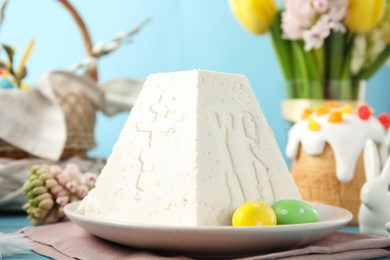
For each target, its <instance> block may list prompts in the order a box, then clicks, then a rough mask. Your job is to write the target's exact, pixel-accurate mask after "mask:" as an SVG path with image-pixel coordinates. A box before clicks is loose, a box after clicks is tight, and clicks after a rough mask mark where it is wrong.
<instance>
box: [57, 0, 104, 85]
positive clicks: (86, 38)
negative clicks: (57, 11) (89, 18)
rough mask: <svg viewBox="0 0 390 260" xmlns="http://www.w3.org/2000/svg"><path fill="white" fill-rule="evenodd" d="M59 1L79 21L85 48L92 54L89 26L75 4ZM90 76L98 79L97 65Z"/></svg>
mask: <svg viewBox="0 0 390 260" xmlns="http://www.w3.org/2000/svg"><path fill="white" fill-rule="evenodd" d="M58 1H60V2H61V3H62V4H63V5H64V6H65V8H66V9H67V10H68V11H69V12H70V14H71V15H72V17H73V19H74V20H75V21H76V23H77V25H78V27H79V29H80V31H81V34H82V36H83V40H84V44H85V48H86V50H87V53H88V55H89V56H92V42H91V37H90V36H89V33H88V30H87V27H86V26H85V24H84V22H83V20H82V19H81V17H80V15H79V14H78V13H77V11H76V10H75V9H74V8H73V6H72V5H71V4H70V3H69V2H68V1H67V0H58ZM90 77H91V78H92V79H93V80H94V81H97V80H98V74H97V68H96V67H94V68H93V69H91V71H90Z"/></svg>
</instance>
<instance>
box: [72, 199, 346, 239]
mask: <svg viewBox="0 0 390 260" xmlns="http://www.w3.org/2000/svg"><path fill="white" fill-rule="evenodd" d="M305 202H306V203H309V204H310V205H317V206H321V207H325V208H328V209H332V208H333V209H334V210H338V211H340V212H343V213H344V214H343V215H342V216H341V217H339V218H335V219H329V220H322V221H321V220H320V221H319V222H313V223H302V224H286V225H275V226H240V227H236V226H184V225H156V224H143V223H134V222H126V221H113V220H108V219H104V218H99V217H91V216H86V215H83V214H81V213H78V212H77V207H78V205H79V204H80V203H81V201H74V202H71V203H69V204H67V205H65V207H64V213H65V215H66V216H67V217H68V218H69V219H70V220H71V221H72V222H75V220H73V219H72V217H75V218H78V219H81V220H83V221H87V222H94V223H101V224H105V225H113V226H117V227H123V226H126V227H129V228H138V229H154V230H155V229H159V230H167V231H172V230H174V231H183V232H188V231H197V232H210V231H216V232H226V231H231V230H234V231H237V232H242V231H249V230H255V231H257V232H258V231H259V230H264V231H265V230H267V231H268V230H276V229H283V230H286V231H288V230H289V229H296V227H299V226H302V227H303V226H305V227H307V226H309V227H310V226H313V227H316V226H318V225H319V224H324V225H326V224H329V225H331V226H335V225H336V224H338V225H344V226H345V225H347V224H348V223H349V222H350V221H351V220H352V218H353V214H352V213H351V212H350V211H349V210H347V209H345V208H342V207H338V206H334V205H328V204H324V203H319V202H308V201H305ZM69 215H70V216H71V217H69ZM320 217H321V216H320ZM76 222H80V221H79V220H77V221H76Z"/></svg>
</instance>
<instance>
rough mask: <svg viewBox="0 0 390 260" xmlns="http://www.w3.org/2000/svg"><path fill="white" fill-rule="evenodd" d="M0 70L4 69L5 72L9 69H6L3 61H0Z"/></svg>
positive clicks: (6, 66)
mask: <svg viewBox="0 0 390 260" xmlns="http://www.w3.org/2000/svg"><path fill="white" fill-rule="evenodd" d="M0 68H1V69H6V70H8V69H9V68H8V64H7V63H5V62H4V61H1V60H0Z"/></svg>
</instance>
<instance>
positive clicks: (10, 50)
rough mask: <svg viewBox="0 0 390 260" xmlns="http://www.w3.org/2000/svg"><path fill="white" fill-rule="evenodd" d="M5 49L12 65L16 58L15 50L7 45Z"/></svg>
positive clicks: (4, 46) (4, 45)
mask: <svg viewBox="0 0 390 260" xmlns="http://www.w3.org/2000/svg"><path fill="white" fill-rule="evenodd" d="M3 49H4V50H5V52H6V53H7V56H8V59H9V60H10V62H11V64H12V61H13V58H14V55H15V51H14V49H13V48H12V47H11V46H9V45H6V44H3Z"/></svg>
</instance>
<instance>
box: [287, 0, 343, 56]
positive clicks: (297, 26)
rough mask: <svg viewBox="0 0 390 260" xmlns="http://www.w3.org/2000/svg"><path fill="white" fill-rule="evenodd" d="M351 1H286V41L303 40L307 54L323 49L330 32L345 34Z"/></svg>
mask: <svg viewBox="0 0 390 260" xmlns="http://www.w3.org/2000/svg"><path fill="white" fill-rule="evenodd" d="M347 7H348V0H285V11H284V12H283V13H282V24H281V26H282V30H283V38H285V39H289V40H303V41H304V42H305V50H306V51H309V50H311V49H313V48H320V47H321V46H322V45H323V42H324V40H325V38H327V37H328V36H329V35H330V33H331V31H334V32H341V33H345V32H346V29H345V27H344V25H343V23H342V21H343V19H344V18H345V16H346V13H347Z"/></svg>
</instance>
